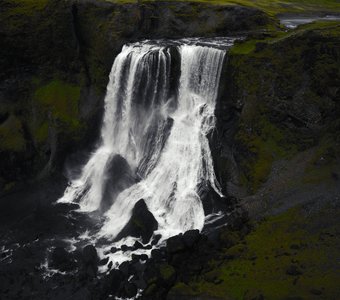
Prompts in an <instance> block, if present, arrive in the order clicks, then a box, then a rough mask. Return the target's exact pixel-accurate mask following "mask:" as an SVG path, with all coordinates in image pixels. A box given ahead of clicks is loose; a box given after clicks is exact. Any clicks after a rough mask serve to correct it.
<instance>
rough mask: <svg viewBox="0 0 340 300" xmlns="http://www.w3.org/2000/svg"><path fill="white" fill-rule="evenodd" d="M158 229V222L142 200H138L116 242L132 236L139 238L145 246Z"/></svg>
mask: <svg viewBox="0 0 340 300" xmlns="http://www.w3.org/2000/svg"><path fill="white" fill-rule="evenodd" d="M157 228H158V222H157V221H156V219H155V217H154V216H153V214H152V213H151V212H150V211H149V210H148V207H147V206H146V204H145V201H144V200H143V199H141V200H139V201H138V202H137V203H136V204H135V206H134V208H133V210H132V215H131V218H130V220H129V222H128V223H127V224H126V225H125V227H124V228H123V229H122V230H121V232H120V233H119V234H118V235H117V237H116V240H117V241H119V240H120V239H122V238H124V237H127V236H133V237H137V238H141V239H142V241H143V243H144V244H147V243H148V242H149V241H150V239H151V237H152V235H153V232H154V231H155V230H157Z"/></svg>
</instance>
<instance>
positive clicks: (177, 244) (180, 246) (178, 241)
mask: <svg viewBox="0 0 340 300" xmlns="http://www.w3.org/2000/svg"><path fill="white" fill-rule="evenodd" d="M185 248H186V246H185V244H184V241H183V236H182V235H181V234H180V235H175V236H173V237H171V238H169V239H168V240H167V249H168V252H169V253H170V254H174V253H177V252H181V251H183V250H185Z"/></svg>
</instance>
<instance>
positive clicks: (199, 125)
mask: <svg viewBox="0 0 340 300" xmlns="http://www.w3.org/2000/svg"><path fill="white" fill-rule="evenodd" d="M229 43H230V41H229ZM173 49H175V50H176V51H175V52H176V54H177V61H175V60H176V54H174V53H173V52H174V51H172V50H173ZM224 57H225V48H221V47H217V46H211V44H210V43H208V44H199V43H193V42H177V43H174V44H173V45H172V46H171V47H170V46H169V45H164V44H163V45H162V43H156V42H150V41H146V42H140V43H135V44H129V45H126V46H124V47H123V49H122V52H121V53H120V54H119V55H118V56H117V58H116V59H115V62H114V64H113V67H112V71H111V74H110V81H109V84H108V87H107V94H106V98H105V114H104V120H103V125H102V130H101V140H100V144H99V146H98V147H97V149H96V150H95V151H94V153H93V154H92V155H91V157H90V158H89V160H88V162H87V163H86V164H85V165H84V166H83V168H82V172H81V175H80V176H79V177H78V178H76V179H73V180H72V181H71V182H70V184H69V186H68V188H67V189H66V191H65V193H64V196H63V197H62V198H61V199H59V200H58V201H59V202H73V201H75V202H79V204H80V207H81V210H82V211H87V212H90V211H95V210H100V209H102V203H103V202H104V201H105V203H109V204H108V209H106V210H103V213H104V215H105V217H106V218H105V222H104V224H103V226H102V228H101V231H100V233H99V235H100V236H104V237H107V238H109V239H111V238H114V237H116V236H117V235H118V234H119V232H120V231H121V230H122V228H123V227H124V226H125V225H126V224H127V222H128V221H129V219H130V217H131V213H132V209H133V207H134V205H135V204H136V202H137V201H139V200H140V199H144V201H145V203H146V205H147V207H148V209H149V211H150V212H151V213H152V214H153V215H154V217H155V218H156V220H157V222H158V225H159V230H158V232H159V233H161V234H162V236H163V237H169V236H171V235H174V234H177V233H180V232H184V231H186V230H189V229H199V230H202V228H203V226H204V220H205V215H204V209H203V204H202V199H201V197H202V194H203V192H204V191H205V190H207V189H208V188H212V189H213V190H215V192H216V193H218V194H219V195H220V196H222V194H221V192H220V187H219V184H218V182H217V180H216V177H215V173H214V167H213V161H212V156H211V152H210V148H209V141H208V138H207V135H208V134H209V133H210V132H211V131H212V130H213V129H214V126H215V116H214V110H215V102H216V98H217V93H218V86H219V79H220V74H221V69H222V66H223V61H224ZM178 58H179V59H178ZM176 63H177V65H178V67H179V68H178V69H179V70H177V72H175V71H174V70H173V69H174V65H176ZM174 78H175V80H174ZM174 82H175V83H174ZM117 157H118V158H117ZM117 160H118V161H120V163H119V164H118V165H119V168H118V169H123V171H122V170H118V171H117V168H116V165H117ZM117 172H118V173H117ZM120 172H122V173H123V174H124V176H125V177H124V178H125V179H124V180H123V181H122V183H121V184H119V186H118V187H115V188H112V186H114V185H115V182H112V181H110V178H111V177H112V176H115V178H118V177H120ZM117 174H118V175H117ZM112 189H113V190H114V192H112ZM110 190H111V192H110Z"/></svg>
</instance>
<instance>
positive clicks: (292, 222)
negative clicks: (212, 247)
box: [186, 206, 340, 300]
mask: <svg viewBox="0 0 340 300" xmlns="http://www.w3.org/2000/svg"><path fill="white" fill-rule="evenodd" d="M326 216H328V217H326ZM320 218H326V219H327V218H328V219H327V221H325V222H324V223H323V225H322V226H320V224H319V223H320V220H322V219H320ZM338 218H339V211H338V210H336V211H334V210H333V209H332V208H331V207H328V206H324V208H323V209H319V210H318V211H317V212H314V213H311V212H310V211H309V210H308V211H306V210H304V209H302V208H294V209H291V210H289V211H287V212H285V213H282V214H280V215H277V216H273V217H269V218H267V219H266V220H264V221H262V222H261V223H259V224H258V225H257V226H256V228H255V230H254V231H253V232H252V233H250V234H249V235H248V236H247V237H246V239H245V244H239V246H235V247H233V248H230V249H228V250H226V254H227V255H228V256H229V255H230V253H231V252H235V251H234V250H236V249H237V248H238V247H239V248H240V249H242V251H238V250H237V251H236V252H237V255H235V256H234V258H233V259H231V260H227V261H224V262H223V263H221V261H219V260H215V261H212V262H211V265H212V267H213V268H214V270H215V271H217V270H218V271H219V273H218V279H220V280H219V281H217V282H219V283H218V284H215V283H213V282H208V281H207V280H205V278H204V277H203V278H202V279H201V280H193V281H192V282H191V283H190V284H189V287H190V288H191V289H193V290H195V291H197V293H198V294H207V295H210V296H212V297H220V298H222V299H229V298H231V299H245V297H246V295H250V294H254V293H255V291H256V294H258V295H260V294H261V295H262V296H263V297H264V299H273V300H275V299H278V300H279V299H288V298H289V297H301V298H302V299H314V297H315V295H314V294H313V290H314V289H315V290H318V291H320V292H321V295H322V297H323V298H324V299H336V298H337V297H338V296H339V295H340V288H339V286H338V284H337V283H338V282H339V280H340V273H339V271H338V268H337V267H336V266H335V265H334V261H336V260H337V259H339V252H338V250H337V249H338V247H339V246H340V241H339V239H338V238H337V235H336V233H337V232H338V230H339V225H338V221H337V220H338ZM229 257H230V256H229ZM215 274H216V273H215ZM190 288H186V290H189V291H190Z"/></svg>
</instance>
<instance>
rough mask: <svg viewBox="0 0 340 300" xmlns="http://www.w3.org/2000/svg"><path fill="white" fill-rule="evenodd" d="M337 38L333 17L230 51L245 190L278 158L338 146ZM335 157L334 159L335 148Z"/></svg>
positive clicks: (255, 186)
mask: <svg viewBox="0 0 340 300" xmlns="http://www.w3.org/2000/svg"><path fill="white" fill-rule="evenodd" d="M339 41H340V25H339V23H337V22H334V23H313V24H309V25H305V26H301V27H299V28H298V29H297V30H295V31H289V32H277V33H272V34H270V35H266V36H262V37H260V38H258V37H256V36H254V37H250V38H249V39H248V40H246V41H243V42H239V43H237V44H236V45H235V46H234V47H233V49H232V50H231V52H230V57H229V65H228V68H229V70H231V71H230V73H231V75H230V76H231V78H229V80H230V81H231V82H232V86H231V92H232V93H231V96H229V99H230V97H231V99H232V101H234V103H235V105H238V106H241V107H242V111H241V115H240V119H239V123H238V128H237V130H236V135H235V141H236V145H238V150H239V151H237V154H236V155H238V161H239V162H240V164H241V169H242V170H243V173H242V174H243V176H244V177H243V183H245V184H247V185H248V188H249V189H250V191H252V192H256V190H258V188H259V187H260V186H261V185H262V184H263V183H264V182H265V181H266V179H267V177H268V175H269V173H270V171H271V166H272V163H273V162H274V161H276V160H280V159H291V158H292V157H293V156H294V155H295V154H297V153H298V152H301V151H304V150H306V149H309V148H311V147H315V146H320V147H322V144H323V143H324V141H325V140H328V146H329V147H330V146H331V147H333V148H334V149H337V145H338V143H339V140H338V137H339V130H340V129H339V121H340V120H339V110H340V107H339V101H338V99H339V93H338V88H337V87H338V86H339V84H340V72H339V70H340V60H339V57H340V52H339V49H340V47H339V45H340V44H339V43H340V42H339ZM226 97H228V96H226ZM236 103H238V104H236ZM330 141H332V142H330ZM330 143H332V145H329V144H330ZM333 156H334V160H337V159H339V151H336V150H335V153H334V155H333Z"/></svg>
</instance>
